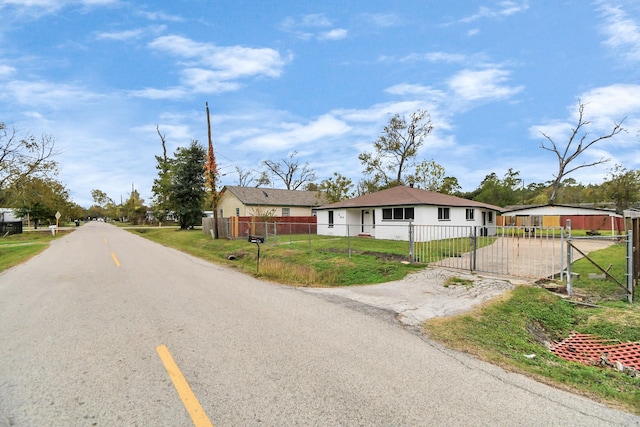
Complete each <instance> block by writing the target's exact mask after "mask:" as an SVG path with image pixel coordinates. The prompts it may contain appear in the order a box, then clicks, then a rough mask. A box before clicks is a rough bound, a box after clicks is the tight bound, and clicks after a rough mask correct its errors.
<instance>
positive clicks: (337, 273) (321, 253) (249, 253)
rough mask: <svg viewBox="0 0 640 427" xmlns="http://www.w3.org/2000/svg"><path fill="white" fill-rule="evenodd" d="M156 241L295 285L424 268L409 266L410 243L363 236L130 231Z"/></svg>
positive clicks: (364, 279) (359, 280) (367, 280)
mask: <svg viewBox="0 0 640 427" xmlns="http://www.w3.org/2000/svg"><path fill="white" fill-rule="evenodd" d="M129 231H130V232H132V233H135V234H139V235H141V236H143V237H145V238H148V239H150V240H153V241H155V242H158V243H161V244H164V245H166V246H170V247H173V248H176V249H178V250H181V251H183V252H187V253H189V254H191V255H194V256H197V257H200V258H203V259H206V260H209V261H213V262H216V263H220V264H223V265H227V266H231V267H234V268H238V269H239V270H242V271H244V272H247V273H250V274H253V275H255V276H257V277H261V278H264V279H268V280H271V281H274V282H278V283H283V284H288V285H298V286H349V285H361V284H374V283H383V282H388V281H392V280H399V279H402V278H403V277H405V276H406V275H407V274H408V273H411V272H413V271H416V270H418V269H421V268H424V266H417V265H411V264H408V263H406V262H404V263H403V262H401V261H406V260H407V259H408V243H407V242H401V241H400V242H399V241H381V240H376V239H371V238H366V237H352V238H351V239H349V240H348V241H347V239H346V238H342V239H336V238H333V237H329V236H311V238H309V236H306V235H305V236H291V237H289V236H287V238H286V239H285V238H283V239H280V241H279V242H278V244H277V245H273V244H261V245H260V268H259V272H258V266H257V261H258V257H257V252H258V251H257V246H256V245H255V244H252V243H249V242H247V241H246V240H224V239H219V240H213V239H211V237H210V236H206V235H204V234H203V233H202V231H201V230H176V229H161V228H148V229H131V230H129Z"/></svg>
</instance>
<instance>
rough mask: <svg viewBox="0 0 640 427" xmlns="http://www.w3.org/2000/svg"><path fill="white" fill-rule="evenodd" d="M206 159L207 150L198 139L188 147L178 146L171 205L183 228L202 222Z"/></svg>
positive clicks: (175, 156) (172, 178) (172, 179)
mask: <svg viewBox="0 0 640 427" xmlns="http://www.w3.org/2000/svg"><path fill="white" fill-rule="evenodd" d="M205 160H206V152H205V150H204V148H203V147H202V146H201V145H200V144H199V143H198V141H196V140H193V141H191V145H189V147H187V148H184V147H180V148H178V149H177V150H176V152H175V155H174V163H173V172H172V176H171V206H172V208H173V211H174V212H175V213H176V216H177V218H178V222H179V223H180V228H181V229H183V230H184V229H187V228H191V227H194V226H196V225H199V224H201V223H202V206H203V204H204V199H205V196H206V190H205V175H204V164H205Z"/></svg>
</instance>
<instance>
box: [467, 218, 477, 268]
mask: <svg viewBox="0 0 640 427" xmlns="http://www.w3.org/2000/svg"><path fill="white" fill-rule="evenodd" d="M469 228H470V229H471V232H470V233H469V239H470V241H469V246H470V249H471V259H470V260H469V261H470V263H471V265H470V266H469V268H470V270H471V272H472V273H473V272H474V271H476V255H477V253H478V251H477V250H476V248H477V246H478V245H477V243H476V227H473V226H471V227H469Z"/></svg>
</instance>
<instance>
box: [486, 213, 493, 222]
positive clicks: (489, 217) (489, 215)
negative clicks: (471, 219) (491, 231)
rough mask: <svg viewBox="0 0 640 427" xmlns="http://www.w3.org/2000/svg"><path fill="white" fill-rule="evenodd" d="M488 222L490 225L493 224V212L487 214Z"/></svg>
mask: <svg viewBox="0 0 640 427" xmlns="http://www.w3.org/2000/svg"><path fill="white" fill-rule="evenodd" d="M487 220H488V221H489V224H492V223H493V212H489V213H488V214H487Z"/></svg>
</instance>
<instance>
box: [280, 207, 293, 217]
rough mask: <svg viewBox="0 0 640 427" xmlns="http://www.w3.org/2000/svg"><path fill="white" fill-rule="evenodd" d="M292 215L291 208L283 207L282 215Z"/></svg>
mask: <svg viewBox="0 0 640 427" xmlns="http://www.w3.org/2000/svg"><path fill="white" fill-rule="evenodd" d="M289 215H291V208H282V216H289Z"/></svg>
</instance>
